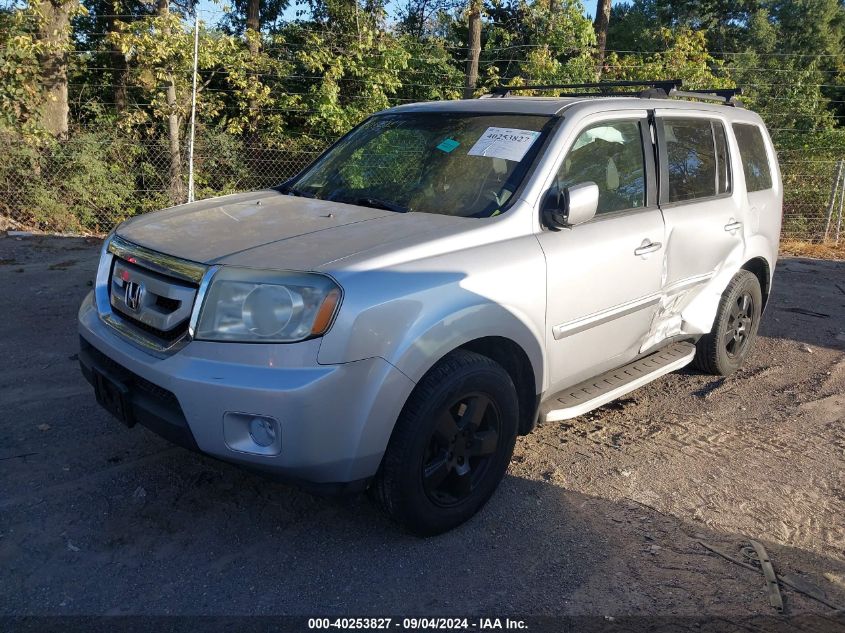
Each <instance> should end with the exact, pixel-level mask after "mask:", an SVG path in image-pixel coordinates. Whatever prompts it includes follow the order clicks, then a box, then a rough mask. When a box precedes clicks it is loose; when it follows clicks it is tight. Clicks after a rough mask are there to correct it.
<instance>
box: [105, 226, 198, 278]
mask: <svg viewBox="0 0 845 633" xmlns="http://www.w3.org/2000/svg"><path fill="white" fill-rule="evenodd" d="M109 252H110V253H112V254H113V255H117V256H118V257H120V258H121V259H125V260H126V261H128V262H131V263H133V264H137V265H138V266H142V267H144V268H149V269H150V270H152V271H153V272H157V273H161V274H162V275H167V276H168V277H175V278H177V279H182V280H183V281H190V282H193V283H195V284H198V283H200V282H201V281H202V278H203V275H205V271H206V270H207V269H208V266H206V265H205V264H198V263H197V262H192V261H190V260H187V259H180V258H179V257H173V256H172V255H165V254H164V253H158V252H156V251H153V250H150V249H149V248H145V247H143V246H138V245H137V244H133V243H132V242H129V241H127V240H125V239H123V238H122V237H119V236H117V235H115V236H113V237H112V238H111V242H110V243H109Z"/></svg>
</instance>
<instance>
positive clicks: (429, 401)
mask: <svg viewBox="0 0 845 633" xmlns="http://www.w3.org/2000/svg"><path fill="white" fill-rule="evenodd" d="M518 416H519V405H518V401H517V396H516V388H515V387H514V385H513V381H511V378H510V376H509V375H508V373H507V372H506V371H505V370H504V369H503V368H502V366H501V365H499V364H498V363H496V362H494V361H492V360H491V359H489V358H487V357H486V356H481V355H480V354H476V353H474V352H469V351H465V350H456V351H454V352H452V353H451V354H449V355H448V356H446V357H445V358H443V359H442V360H441V361H440V362H438V363H437V364H436V365H435V366H434V367H433V368H432V369H431V370H430V371H429V372H428V373H427V374H426V375H425V377H424V378H423V379H422V380H421V381H420V382H419V383H418V384H417V386H416V387H415V389H414V391H413V392H412V393H411V396H410V397H409V398H408V401H407V402H406V403H405V407H404V408H403V409H402V413H401V414H400V415H399V419H398V420H397V422H396V427H395V428H394V430H393V434H392V436H391V438H390V442H389V443H388V446H387V450H386V452H385V454H384V459H383V460H382V464H381V467H380V468H379V471H378V473H377V474H376V477H375V479H374V481H373V484H372V486H371V488H370V491H371V494H372V496H373V497H374V499H375V501H376V503H377V504H378V505H380V506H381V507H382V508H383V509H384V510H385V511H386V512H387V513H388V514H389V515H390V516H391V517H392V518H393V519H394V520H395V521H396V522H397V523H399V525H400V526H402V527H403V528H404V529H405V530H407V531H409V532H411V533H413V534H416V535H418V536H432V535H434V534H440V533H442V532H446V531H447V530H451V529H452V528H454V527H456V526H458V525H460V524H461V523H463V522H464V521H466V520H467V519H469V518H470V517H472V516H473V515H474V514H475V513H476V512H478V510H479V509H480V508H481V507H482V506H483V505H484V504H485V503H486V502H487V500H488V499H489V498H490V497H491V495H492V494H493V492H494V491H495V490H496V487H497V486H498V485H499V482H500V481H501V480H502V478H503V477H504V475H505V471H506V470H507V468H508V464H509V463H510V460H511V456H512V455H513V449H514V445H515V444H516V434H517V422H518ZM456 440H460V441H456Z"/></svg>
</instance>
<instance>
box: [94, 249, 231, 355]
mask: <svg viewBox="0 0 845 633" xmlns="http://www.w3.org/2000/svg"><path fill="white" fill-rule="evenodd" d="M118 258H119V259H121V260H125V261H127V262H130V263H132V264H135V265H136V266H140V267H144V268H147V269H149V270H151V271H153V272H156V273H159V274H162V275H165V276H168V277H171V278H173V279H174V280H175V281H178V280H181V281H188V282H191V283H194V284H197V286H198V287H197V289H196V291H195V295H194V301H193V305H192V306H191V310H190V317H189V327H188V328H186V330H185V332H184V333H183V334H182V336H180V337H179V338H177V339H174V340H171V341H166V340H163V339H161V338H158V337H156V336H154V335H153V334H151V333H149V332H146V331H144V330H142V329H141V328H139V327H137V326H136V325H134V324H132V323H131V322H130V321H129V320H127V319H125V318H121V314H120V313H119V312H118V311H116V310H113V309H112V305H111V292H110V290H111V288H110V286H111V283H112V273H113V271H114V267H115V262H116V261H118ZM217 268H218V267H217V266H211V267H208V266H205V265H203V264H198V263H196V262H192V261H189V260H185V259H179V258H178V257H173V256H171V255H165V254H163V253H157V252H156V251H153V250H150V249H148V248H144V247H143V246H138V245H137V244H133V243H131V242H128V241H126V240H124V239H122V238H120V237H117V236H116V235H112V236H111V238H110V239H109V241H108V244H107V246H105V248H104V249H103V254H102V257H101V260H100V266H99V269H98V272H97V283H96V287H95V297H96V305H97V311H98V312H99V315H100V319H101V320H102V321H103V323H105V324H106V325H108V326H109V327H111V328H112V329H113V330H115V332H116V333H118V334H119V335H121V336H122V337H123V338H124V339H125V340H127V341H128V342H129V343H131V344H132V345H134V346H135V347H138V348H139V349H142V350H144V351H146V352H148V353H151V354H153V355H154V356H157V357H159V358H165V357H167V356H169V355H171V354H173V353H175V352H176V351H178V350H179V349H181V348H182V347H184V346H185V345H187V344H188V343H189V342H190V341H191V339H192V338H193V332H194V331H195V327H196V322H197V320H198V318H199V309H200V307H201V306H202V303H203V300H204V299H205V294H206V292H207V291H208V286H209V283H210V282H211V277H212V276H213V275H214V272H215V271H216V270H217Z"/></svg>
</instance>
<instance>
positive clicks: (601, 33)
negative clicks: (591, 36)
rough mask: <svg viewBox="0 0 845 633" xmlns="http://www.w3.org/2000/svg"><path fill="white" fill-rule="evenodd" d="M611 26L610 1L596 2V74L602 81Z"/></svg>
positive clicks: (599, 0) (594, 26)
mask: <svg viewBox="0 0 845 633" xmlns="http://www.w3.org/2000/svg"><path fill="white" fill-rule="evenodd" d="M609 24H610V0H598V1H597V2H596V19H595V20H594V21H593V28H594V29H595V31H596V74H597V75H598V77H599V79H601V71H602V67H603V66H604V54H605V49H606V48H607V27H608V25H609Z"/></svg>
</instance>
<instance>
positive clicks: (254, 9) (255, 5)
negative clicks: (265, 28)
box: [246, 0, 261, 57]
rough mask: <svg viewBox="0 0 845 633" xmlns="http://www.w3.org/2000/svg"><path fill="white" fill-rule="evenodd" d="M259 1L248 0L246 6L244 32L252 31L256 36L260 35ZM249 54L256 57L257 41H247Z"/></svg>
mask: <svg viewBox="0 0 845 633" xmlns="http://www.w3.org/2000/svg"><path fill="white" fill-rule="evenodd" d="M260 8H261V1H260V0H248V2H247V5H246V30H247V31H253V32H255V34H256V35H259V34H260V33H261V19H260V13H259V12H260ZM249 52H250V53H252V56H253V57H255V56H256V55H258V40H257V39H255V38H250V39H249Z"/></svg>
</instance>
